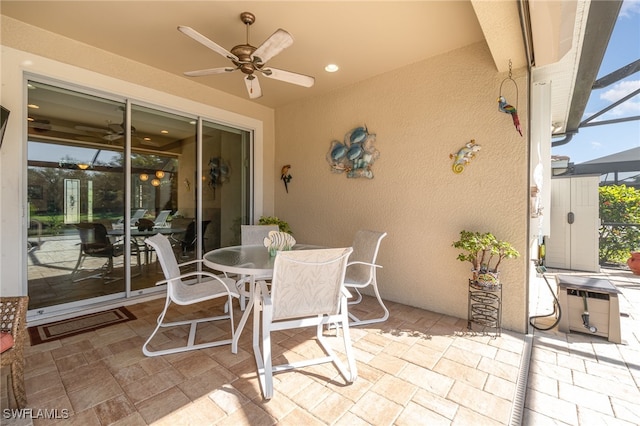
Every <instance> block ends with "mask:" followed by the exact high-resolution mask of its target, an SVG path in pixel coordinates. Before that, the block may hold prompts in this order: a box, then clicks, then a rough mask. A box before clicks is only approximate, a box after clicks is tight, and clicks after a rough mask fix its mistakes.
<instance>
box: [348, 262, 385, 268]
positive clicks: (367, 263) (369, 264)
mask: <svg viewBox="0 0 640 426" xmlns="http://www.w3.org/2000/svg"><path fill="white" fill-rule="evenodd" d="M351 265H367V266H371V267H374V268H382V265H376V264H375V263H369V262H361V261H359V260H354V261H353V262H349V263H347V268H348V267H349V266H351Z"/></svg>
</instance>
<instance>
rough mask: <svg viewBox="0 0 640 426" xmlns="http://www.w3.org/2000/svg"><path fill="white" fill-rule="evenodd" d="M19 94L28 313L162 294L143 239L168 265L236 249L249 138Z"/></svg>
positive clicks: (109, 106) (151, 115) (41, 88)
mask: <svg viewBox="0 0 640 426" xmlns="http://www.w3.org/2000/svg"><path fill="white" fill-rule="evenodd" d="M28 87H29V90H28V97H29V99H28V104H29V124H28V129H29V132H28V136H29V139H28V145H27V146H28V170H27V173H28V179H27V182H28V211H29V215H30V217H29V227H28V229H27V247H28V251H29V255H28V265H27V270H28V272H27V275H28V294H29V296H30V304H29V311H30V314H32V313H33V311H36V313H37V314H48V313H50V312H54V311H59V310H77V309H80V308H81V307H83V306H85V305H86V304H88V303H94V302H101V301H106V300H111V299H117V298H125V297H128V296H135V295H139V294H143V293H148V292H158V291H164V287H156V286H155V283H156V282H157V281H159V280H160V279H163V275H162V269H161V268H160V266H159V265H158V264H157V259H156V256H155V253H153V251H152V250H151V249H150V248H148V247H147V246H146V244H145V243H144V239H145V237H146V236H149V235H154V234H156V233H162V234H164V235H166V236H167V237H168V238H169V239H170V241H171V243H172V246H173V248H174V253H175V255H176V257H177V259H178V262H179V263H182V262H184V261H187V260H190V259H194V258H199V257H201V256H202V253H203V252H204V251H207V250H211V249H214V248H217V247H220V246H224V245H231V244H237V243H239V235H240V225H241V224H243V223H248V218H249V217H250V214H249V213H250V197H251V191H250V190H251V184H250V176H251V173H250V169H249V167H250V164H251V158H250V153H251V150H250V146H251V134H250V133H249V132H248V131H245V130H238V129H234V128H231V127H227V126H223V125H218V124H216V123H213V122H209V121H203V120H202V119H198V118H196V117H187V116H183V115H179V114H175V113H170V112H166V111H162V110H160V109H154V108H151V107H148V106H140V105H136V104H135V103H131V105H130V106H129V104H127V101H126V100H124V99H119V100H114V99H109V98H108V97H107V96H106V95H104V96H102V95H101V96H95V95H89V94H86V93H82V92H78V91H74V90H68V89H64V88H60V87H55V86H52V85H48V84H43V83H40V82H36V81H29V82H28ZM129 110H130V111H131V112H130V118H129V119H128V117H127V115H128V111H129ZM127 123H130V124H127ZM198 128H201V129H202V131H201V132H198V131H197V129H198ZM199 133H200V134H199ZM129 141H130V143H129Z"/></svg>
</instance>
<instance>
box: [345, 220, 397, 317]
mask: <svg viewBox="0 0 640 426" xmlns="http://www.w3.org/2000/svg"><path fill="white" fill-rule="evenodd" d="M386 236H387V233H386V232H378V231H369V230H360V231H358V232H356V235H355V237H354V240H353V244H352V246H353V254H352V255H351V257H350V258H349V265H348V266H347V273H346V276H345V279H344V285H345V287H347V288H348V289H349V290H353V291H355V293H356V294H357V297H356V298H355V300H350V301H349V305H355V304H358V303H360V302H361V301H362V294H360V291H359V289H363V288H365V287H368V286H371V287H373V291H374V293H375V295H376V298H377V299H378V303H379V304H380V306H381V307H382V310H383V312H384V313H383V314H382V316H380V317H377V318H371V319H364V320H361V319H359V318H358V317H356V316H355V315H354V314H353V313H352V312H350V313H349V317H350V318H351V320H352V321H351V325H352V326H357V325H366V324H374V323H377V322H383V321H386V320H387V318H389V310H388V309H387V307H386V306H385V305H384V302H383V301H382V298H381V297H380V291H379V290H378V280H377V276H376V270H377V269H378V268H382V266H380V265H377V264H376V258H377V257H378V250H379V249H380V242H381V241H382V239H383V238H384V237H386Z"/></svg>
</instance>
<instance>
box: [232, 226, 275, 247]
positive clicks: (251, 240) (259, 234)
mask: <svg viewBox="0 0 640 426" xmlns="http://www.w3.org/2000/svg"><path fill="white" fill-rule="evenodd" d="M279 230H280V228H279V227H278V225H240V234H241V244H242V245H243V246H248V245H257V244H259V245H262V243H263V241H264V239H265V238H266V237H267V236H268V235H269V232H270V231H279Z"/></svg>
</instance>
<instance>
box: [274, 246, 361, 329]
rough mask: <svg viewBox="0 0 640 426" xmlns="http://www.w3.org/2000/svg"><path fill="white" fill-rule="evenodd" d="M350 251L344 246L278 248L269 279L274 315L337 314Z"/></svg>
mask: <svg viewBox="0 0 640 426" xmlns="http://www.w3.org/2000/svg"><path fill="white" fill-rule="evenodd" d="M352 251H353V249H352V248H351V247H347V248H336V249H318V250H293V251H280V252H278V255H277V256H276V258H275V262H274V267H273V279H272V281H271V298H272V300H273V319H274V320H281V319H288V318H299V317H312V316H316V315H323V314H327V315H333V314H337V313H338V312H339V311H340V297H341V291H342V283H343V282H344V275H345V270H346V268H347V260H348V258H349V255H350V254H351V252H352Z"/></svg>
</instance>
